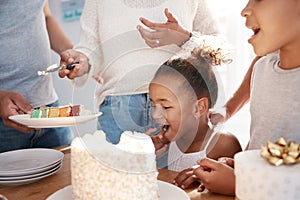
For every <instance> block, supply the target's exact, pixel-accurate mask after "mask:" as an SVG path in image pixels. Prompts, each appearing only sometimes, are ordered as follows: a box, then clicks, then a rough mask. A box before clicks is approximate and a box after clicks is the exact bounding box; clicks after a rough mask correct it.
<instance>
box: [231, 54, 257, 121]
mask: <svg viewBox="0 0 300 200" xmlns="http://www.w3.org/2000/svg"><path fill="white" fill-rule="evenodd" d="M259 58H260V57H258V56H257V57H255V58H254V59H253V61H252V63H251V65H250V67H249V69H248V71H247V73H246V75H245V77H244V79H243V82H242V83H241V85H240V86H239V88H238V89H237V91H236V92H235V93H234V94H233V96H232V97H231V98H230V99H229V100H228V101H227V103H226V104H225V108H226V120H227V119H229V118H230V117H232V116H233V115H234V114H235V113H237V112H238V111H239V110H240V109H241V108H242V107H243V106H244V105H245V104H246V103H248V101H249V99H250V82H251V76H252V71H253V67H254V65H255V63H256V62H257V60H258V59H259Z"/></svg>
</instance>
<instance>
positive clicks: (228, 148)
mask: <svg viewBox="0 0 300 200" xmlns="http://www.w3.org/2000/svg"><path fill="white" fill-rule="evenodd" d="M240 151H242V147H241V145H240V143H239V141H238V139H237V138H236V137H235V136H234V135H233V134H231V133H217V134H216V135H215V136H214V137H213V139H212V141H211V142H210V143H209V145H208V148H207V150H206V152H207V157H208V158H212V159H214V160H217V159H218V158H220V157H230V158H233V156H234V154H236V153H238V152H240Z"/></svg>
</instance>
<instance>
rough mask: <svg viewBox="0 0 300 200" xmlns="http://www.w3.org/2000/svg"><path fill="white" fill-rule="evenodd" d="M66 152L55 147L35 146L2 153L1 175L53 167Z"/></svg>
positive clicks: (0, 157) (16, 174) (13, 174)
mask: <svg viewBox="0 0 300 200" xmlns="http://www.w3.org/2000/svg"><path fill="white" fill-rule="evenodd" d="M63 157H64V154H63V153H62V152H60V151H57V150H54V149H44V148H33V149H21V150H15V151H8V152H5V153H1V154H0V160H1V162H0V176H21V175H28V174H33V173H38V172H41V171H44V170H46V169H49V168H51V167H53V166H52V165H53V164H55V163H57V162H59V161H61V160H62V159H63Z"/></svg>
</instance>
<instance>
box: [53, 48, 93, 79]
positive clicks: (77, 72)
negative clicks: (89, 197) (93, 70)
mask: <svg viewBox="0 0 300 200" xmlns="http://www.w3.org/2000/svg"><path fill="white" fill-rule="evenodd" d="M74 62H79V64H76V65H75V67H74V68H73V69H72V70H68V69H67V65H69V64H72V63H74ZM60 65H61V66H63V67H62V69H60V70H59V72H58V75H59V77H60V78H64V77H66V76H67V77H68V78H69V79H74V78H76V77H80V76H82V75H84V74H86V73H88V72H89V70H90V65H89V62H88V58H87V56H86V55H84V54H83V53H80V52H78V51H75V50H73V49H68V50H66V51H64V52H62V53H61V54H60Z"/></svg>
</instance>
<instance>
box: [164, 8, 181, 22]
mask: <svg viewBox="0 0 300 200" xmlns="http://www.w3.org/2000/svg"><path fill="white" fill-rule="evenodd" d="M165 15H166V17H167V19H168V22H171V23H178V21H177V19H176V18H175V17H174V16H173V14H172V13H171V12H170V11H169V9H168V8H165Z"/></svg>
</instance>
